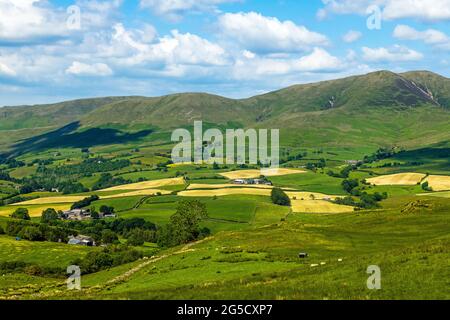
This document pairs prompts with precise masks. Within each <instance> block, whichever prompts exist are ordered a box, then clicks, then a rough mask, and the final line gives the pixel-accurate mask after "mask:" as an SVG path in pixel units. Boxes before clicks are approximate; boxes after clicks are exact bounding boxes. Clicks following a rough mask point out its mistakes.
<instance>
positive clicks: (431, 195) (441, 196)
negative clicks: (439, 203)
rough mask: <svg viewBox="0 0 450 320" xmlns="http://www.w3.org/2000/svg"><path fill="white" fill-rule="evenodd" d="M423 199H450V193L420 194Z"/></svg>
mask: <svg viewBox="0 0 450 320" xmlns="http://www.w3.org/2000/svg"><path fill="white" fill-rule="evenodd" d="M418 196H421V197H438V198H450V191H444V192H433V193H421V194H418Z"/></svg>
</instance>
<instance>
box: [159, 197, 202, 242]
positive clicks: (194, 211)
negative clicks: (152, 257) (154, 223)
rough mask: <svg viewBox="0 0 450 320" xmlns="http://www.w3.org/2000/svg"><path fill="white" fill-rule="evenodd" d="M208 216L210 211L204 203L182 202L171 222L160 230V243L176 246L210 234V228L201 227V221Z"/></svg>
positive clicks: (195, 201)
mask: <svg viewBox="0 0 450 320" xmlns="http://www.w3.org/2000/svg"><path fill="white" fill-rule="evenodd" d="M206 218H208V212H207V210H206V205H205V204H204V203H201V202H200V201H197V200H194V201H182V202H180V203H179V204H178V208H177V212H176V213H175V214H174V215H173V216H171V217H170V222H169V224H168V225H167V226H166V227H164V228H163V229H162V230H161V231H160V235H159V237H158V244H159V245H161V246H176V245H179V244H183V243H189V242H191V241H195V240H197V239H198V238H199V237H201V236H203V235H207V234H209V230H205V229H200V222H201V221H202V220H203V219H206Z"/></svg>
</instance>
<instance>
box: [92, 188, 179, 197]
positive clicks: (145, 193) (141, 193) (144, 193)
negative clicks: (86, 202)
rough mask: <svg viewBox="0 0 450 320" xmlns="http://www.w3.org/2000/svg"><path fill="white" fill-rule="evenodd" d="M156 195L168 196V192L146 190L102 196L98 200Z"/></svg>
mask: <svg viewBox="0 0 450 320" xmlns="http://www.w3.org/2000/svg"><path fill="white" fill-rule="evenodd" d="M157 193H161V194H162V195H167V194H170V193H171V192H170V191H167V190H157V189H147V190H138V191H133V192H125V193H120V194H114V195H110V196H103V197H100V199H113V198H124V197H133V196H154V195H156V194H157Z"/></svg>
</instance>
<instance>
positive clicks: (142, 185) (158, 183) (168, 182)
mask: <svg viewBox="0 0 450 320" xmlns="http://www.w3.org/2000/svg"><path fill="white" fill-rule="evenodd" d="M183 184H184V178H182V177H180V178H171V179H160V180H153V181H144V182H138V183H132V184H126V185H121V186H117V187H112V188H108V189H104V190H101V191H117V190H144V189H155V188H159V187H166V186H178V185H183Z"/></svg>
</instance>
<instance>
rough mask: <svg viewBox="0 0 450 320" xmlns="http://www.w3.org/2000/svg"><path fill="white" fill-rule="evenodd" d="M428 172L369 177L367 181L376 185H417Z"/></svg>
mask: <svg viewBox="0 0 450 320" xmlns="http://www.w3.org/2000/svg"><path fill="white" fill-rule="evenodd" d="M425 177H426V174H423V173H411V172H408V173H398V174H390V175H385V176H380V177H376V178H370V179H367V182H368V183H370V184H373V185H376V186H383V185H386V186H387V185H390V186H394V185H410V186H412V185H416V184H418V183H420V182H421V181H422V180H423V179H424V178H425Z"/></svg>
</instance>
